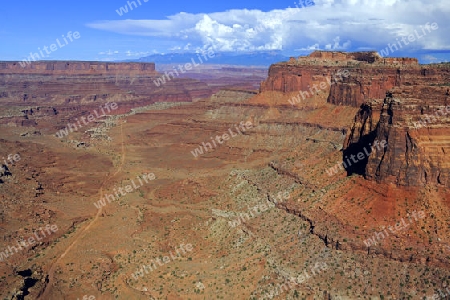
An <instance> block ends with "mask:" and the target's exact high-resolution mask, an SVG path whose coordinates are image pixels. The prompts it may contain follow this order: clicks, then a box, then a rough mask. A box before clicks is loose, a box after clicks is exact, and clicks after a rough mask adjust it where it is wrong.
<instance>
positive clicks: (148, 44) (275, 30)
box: [0, 0, 450, 62]
mask: <svg viewBox="0 0 450 300" xmlns="http://www.w3.org/2000/svg"><path fill="white" fill-rule="evenodd" d="M134 1H135V2H136V4H137V6H138V7H137V8H133V10H131V9H130V8H129V6H128V4H127V0H110V1H101V2H100V1H97V2H93V1H92V0H90V1H87V0H77V1H54V0H40V1H29V0H25V1H18V2H13V1H4V2H3V3H2V4H1V5H0V13H1V15H2V18H1V19H0V60H22V59H24V58H26V57H27V56H29V55H30V52H35V53H38V47H39V48H41V49H42V48H43V47H44V46H47V47H49V46H50V45H51V44H54V43H55V41H56V39H60V43H62V44H64V43H63V42H62V35H65V36H66V35H67V33H68V32H69V31H71V32H75V31H78V32H79V33H80V38H79V39H77V40H73V41H72V42H68V44H67V45H65V46H64V47H61V48H59V47H58V49H57V50H55V51H50V54H48V55H46V57H45V59H58V60H62V59H65V60H69V59H70V60H118V59H133V58H138V57H141V56H146V55H150V54H153V53H169V52H183V51H187V52H191V51H196V50H199V49H205V48H209V47H213V48H214V49H215V50H216V51H234V52H235V51H239V52H246V51H262V50H264V51H269V50H278V51H282V52H283V53H284V54H285V55H288V56H298V55H304V54H307V53H309V52H311V51H312V50H314V49H324V50H343V51H358V50H378V51H379V50H381V49H384V48H386V47H387V46H388V45H389V44H393V43H396V42H397V40H396V39H397V38H399V39H401V37H405V36H408V35H411V34H414V32H415V31H418V33H419V34H420V33H421V32H422V31H420V30H421V29H422V27H423V28H429V25H425V24H426V23H429V24H432V23H436V24H438V29H436V30H431V31H425V32H427V34H426V35H424V34H420V35H422V36H423V37H421V38H420V39H416V40H415V41H414V42H411V43H409V44H408V45H405V44H402V48H399V49H398V50H395V51H392V52H391V53H390V54H389V56H413V57H417V58H419V59H420V60H421V61H422V62H436V61H444V60H450V55H449V53H450V35H449V34H448V32H450V31H449V29H450V21H449V19H450V18H449V17H448V16H449V15H450V6H449V5H448V0H433V1H427V2H425V0H370V1H369V0H315V1H314V5H313V6H309V7H301V6H306V4H307V1H311V0H302V1H303V4H300V3H299V2H301V1H299V0H295V1H294V0H292V1H291V0H279V1H270V2H269V1H265V2H263V1H246V0H240V1H237V0H228V1H207V2H194V1H155V0H148V2H144V0H139V1H140V2H141V4H139V3H138V0H134ZM125 6H127V9H128V12H127V13H123V11H122V16H120V15H119V14H118V13H117V12H116V10H118V9H119V8H120V7H125ZM133 7H134V6H133ZM296 7H301V8H296ZM420 26H422V27H420Z"/></svg>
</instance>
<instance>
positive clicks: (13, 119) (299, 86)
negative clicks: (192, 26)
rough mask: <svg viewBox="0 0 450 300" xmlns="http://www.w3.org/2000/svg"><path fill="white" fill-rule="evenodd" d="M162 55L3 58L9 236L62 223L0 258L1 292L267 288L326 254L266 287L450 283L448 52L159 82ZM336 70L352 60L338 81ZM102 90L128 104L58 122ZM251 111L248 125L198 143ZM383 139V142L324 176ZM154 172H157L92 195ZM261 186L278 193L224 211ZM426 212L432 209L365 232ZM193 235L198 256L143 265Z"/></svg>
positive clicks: (332, 292) (311, 289)
mask: <svg viewBox="0 0 450 300" xmlns="http://www.w3.org/2000/svg"><path fill="white" fill-rule="evenodd" d="M156 69H157V66H155V65H154V64H152V63H109V62H108V63H103V62H102V63H100V62H34V63H32V64H31V65H30V66H28V67H26V68H22V67H20V66H18V63H17V62H1V63H0V157H1V156H4V155H7V154H9V153H17V154H18V155H20V158H21V159H20V161H18V162H15V163H12V164H11V165H9V166H8V172H7V173H5V174H2V175H0V199H1V200H2V201H1V203H2V205H1V207H0V226H1V227H0V228H1V229H2V231H3V240H2V243H1V245H0V246H1V247H0V251H3V249H4V248H5V247H7V246H8V245H11V244H12V243H14V242H16V241H18V240H20V239H21V238H24V237H28V236H31V234H32V233H33V232H35V231H36V229H38V228H39V227H42V226H45V225H46V224H57V226H58V229H59V230H58V231H57V232H55V233H54V234H53V235H51V236H48V237H46V238H45V239H43V240H42V241H39V242H38V243H36V245H34V246H33V247H32V248H29V249H26V250H24V251H21V252H19V253H16V254H14V256H12V257H10V258H8V259H7V260H5V261H4V262H0V276H1V281H0V294H1V296H2V297H3V298H6V299H64V298H68V299H76V298H77V297H81V296H82V295H93V296H95V297H96V299H127V298H128V299H216V298H217V299H260V298H261V297H264V296H269V295H270V294H271V293H272V292H273V291H274V290H275V287H276V286H282V285H283V284H284V285H287V283H288V282H290V280H292V278H298V277H299V276H300V274H302V273H304V271H305V270H310V269H311V266H314V265H317V264H319V265H320V264H324V265H326V266H327V268H326V269H323V270H322V271H321V272H318V273H317V274H315V275H314V277H312V278H310V279H308V280H305V281H302V282H298V283H296V284H295V286H294V287H293V288H288V289H285V290H283V289H281V291H279V295H273V294H272V296H273V297H275V298H276V299H297V298H299V299H422V298H423V297H424V296H431V295H433V294H435V293H437V291H438V290H439V289H442V290H445V288H446V287H448V285H449V278H450V264H449V259H450V238H449V237H450V227H449V224H450V210H449V208H450V192H449V190H448V187H449V185H450V179H449V171H450V163H449V158H450V157H449V156H450V117H449V115H448V114H445V112H446V109H447V107H448V105H449V104H450V103H448V100H449V99H448V97H449V88H450V72H449V71H450V64H433V65H420V64H418V62H417V60H416V59H412V58H382V57H380V56H379V55H378V54H377V53H376V52H355V53H345V52H327V51H315V52H312V53H311V54H310V55H308V56H306V57H297V58H291V59H290V60H289V61H286V62H280V63H277V64H274V65H272V66H271V67H270V69H269V70H268V75H267V77H266V78H261V76H260V71H255V70H252V69H251V68H245V67H242V69H240V68H238V67H230V66H227V67H226V66H222V67H218V68H216V67H214V69H215V70H216V73H214V74H211V73H209V72H210V71H211V69H212V68H211V67H209V68H206V67H205V69H204V70H203V72H202V70H201V68H199V70H196V72H195V76H193V77H194V79H193V78H181V77H180V78H174V79H173V80H171V81H169V82H167V83H166V84H165V85H162V86H161V87H156V86H155V85H154V84H153V80H154V79H155V78H157V77H158V76H161V74H162V73H161V72H158V71H156ZM166 70H167V69H166ZM221 70H223V71H224V72H228V73H224V74H226V76H225V75H220V74H221V73H220V72H221ZM339 70H347V71H348V76H346V77H343V78H341V79H340V80H334V79H335V77H336V76H337V72H338V71H339ZM241 74H243V75H241ZM260 81H261V82H260ZM325 81H331V82H333V84H331V86H327V87H326V88H324V89H320V90H319V89H316V92H315V93H312V94H311V95H310V97H308V98H307V99H305V101H301V102H300V103H298V105H295V106H293V105H291V104H290V103H289V99H291V98H292V97H293V96H296V95H298V93H299V92H300V91H308V90H310V88H311V87H313V86H314V85H320V83H321V82H325ZM258 82H260V87H259V91H255V90H254V87H255V85H256V84H257V83H258ZM107 102H116V103H117V104H118V109H117V110H114V111H112V112H111V115H109V116H108V117H105V118H102V119H101V120H97V121H96V122H92V123H89V124H88V125H87V126H86V128H83V130H80V131H75V132H72V133H70V134H69V135H68V136H66V137H63V138H58V137H56V136H55V133H56V132H57V130H59V129H61V128H63V127H64V126H66V125H67V123H68V122H74V121H75V119H77V118H80V117H81V116H85V115H88V114H90V113H92V111H93V110H94V109H95V108H98V107H99V106H100V105H102V104H104V103H107ZM436 111H440V112H441V113H439V114H436ZM427 115H428V116H429V115H434V116H435V118H434V119H433V120H432V122H427V123H422V124H423V126H421V127H417V126H414V124H415V123H416V124H417V122H418V121H419V120H423V119H424V118H426V117H427ZM240 122H250V124H253V126H252V128H250V129H248V130H246V131H245V132H243V133H242V134H241V135H237V136H236V137H234V138H233V139H229V140H228V141H227V142H226V143H224V144H223V145H221V146H220V147H217V148H214V149H212V151H208V152H205V153H204V154H202V155H199V156H197V157H195V156H193V155H192V152H191V151H193V150H194V149H196V148H197V147H199V146H200V145H202V142H205V141H210V140H211V137H214V136H216V135H218V134H222V133H224V132H227V130H229V128H234V127H233V126H234V125H235V124H239V123H240ZM376 140H378V141H384V140H385V141H387V147H385V148H374V150H373V152H371V153H370V155H369V156H368V157H367V159H364V160H362V161H360V162H358V163H356V164H355V165H353V166H352V168H349V169H347V170H341V171H339V172H338V173H337V174H335V175H333V176H329V175H328V174H327V172H326V170H328V169H329V168H331V167H333V166H335V165H336V163H338V162H342V161H343V160H344V159H345V157H346V156H347V157H349V156H350V155H352V154H357V153H358V152H360V151H361V149H363V148H365V147H366V148H367V149H369V148H371V147H370V144H373V143H374V141H376ZM2 153H3V154H4V155H2ZM0 166H1V165H0ZM144 173H145V174H148V173H153V174H154V175H155V180H152V181H151V182H149V183H148V184H146V185H143V186H141V187H139V189H136V190H135V191H132V192H130V193H128V194H127V195H125V196H123V197H118V199H117V201H114V202H112V203H110V204H108V205H106V206H104V207H101V208H99V209H96V208H97V207H94V205H92V203H95V202H97V201H98V200H99V199H101V198H102V196H103V195H104V194H105V193H108V191H112V190H114V188H116V187H121V186H124V185H126V184H128V182H130V179H131V178H135V176H138V175H140V174H144ZM280 193H282V194H283V195H284V194H288V195H290V196H289V197H288V198H286V199H285V200H284V201H277V200H276V199H274V196H273V195H277V194H280ZM262 199H264V201H265V202H267V201H269V202H271V203H273V206H274V207H273V208H271V209H268V210H267V211H263V209H262V211H261V212H258V214H256V213H255V216H254V217H252V218H248V219H247V220H244V221H243V222H241V223H240V225H239V226H235V227H234V226H230V225H229V224H230V222H232V221H234V220H236V219H237V218H238V217H239V216H240V214H242V213H248V212H249V210H250V208H254V207H258V205H259V204H260V203H261V202H262ZM416 211H423V212H424V214H425V216H424V217H423V218H420V219H417V221H414V222H410V226H409V227H408V228H406V229H404V230H401V231H397V232H395V233H394V234H391V235H389V236H387V237H385V238H383V239H380V240H379V241H378V243H377V244H373V245H372V244H370V245H369V246H367V245H368V243H364V241H366V240H367V239H368V238H371V237H372V236H374V234H375V233H379V232H382V231H383V230H384V228H387V227H388V226H393V225H394V224H396V223H397V222H398V220H400V219H402V218H403V219H405V220H407V219H408V218H410V217H411V215H413V212H416ZM188 243H189V244H191V245H192V246H193V250H192V251H191V252H189V253H187V254H186V256H182V257H181V256H180V257H179V258H177V259H173V260H172V261H171V262H170V264H167V265H160V266H158V268H157V269H155V270H153V271H152V272H149V273H148V274H145V276H144V277H142V278H139V280H138V281H136V280H134V279H133V274H135V272H136V269H138V268H139V267H141V266H142V265H148V264H149V263H150V261H151V260H152V259H155V258H158V257H164V256H167V255H168V253H170V252H174V249H176V247H177V246H179V245H181V244H188ZM289 287H291V285H289ZM276 290H277V291H278V289H276Z"/></svg>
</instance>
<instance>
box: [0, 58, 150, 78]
mask: <svg viewBox="0 0 450 300" xmlns="http://www.w3.org/2000/svg"><path fill="white" fill-rule="evenodd" d="M10 73H14V74H17V73H24V74H49V75H54V74H64V75H68V74H71V75H74V74H84V75H86V74H91V75H93V74H104V75H106V74H117V75H124V74H129V75H132V74H134V75H136V74H146V75H151V74H153V75H156V74H157V72H156V71H155V64H154V63H112V62H94V61H35V62H30V63H25V62H23V61H22V62H16V61H13V62H2V61H0V74H10Z"/></svg>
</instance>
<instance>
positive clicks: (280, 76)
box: [261, 51, 440, 107]
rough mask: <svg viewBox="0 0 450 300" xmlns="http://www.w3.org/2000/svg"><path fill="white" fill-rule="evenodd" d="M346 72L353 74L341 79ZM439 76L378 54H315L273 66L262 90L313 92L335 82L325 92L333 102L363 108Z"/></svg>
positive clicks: (407, 61) (435, 71)
mask: <svg viewBox="0 0 450 300" xmlns="http://www.w3.org/2000/svg"><path fill="white" fill-rule="evenodd" d="M343 70H346V71H347V72H348V74H349V75H348V76H340V75H339V74H341V73H342V71H343ZM439 74H440V70H439V69H438V68H436V67H432V66H426V67H421V66H420V65H419V64H418V61H417V59H415V58H382V57H381V56H380V55H378V53H376V52H353V53H345V52H328V51H315V52H313V53H311V54H310V55H309V56H305V57H298V58H291V59H290V60H289V61H288V62H283V63H279V64H275V65H272V66H271V67H270V70H269V77H268V78H267V80H265V81H264V82H263V83H262V84H261V91H262V92H264V91H280V92H283V93H288V92H296V91H297V92H298V91H309V90H310V89H311V88H312V87H313V85H314V84H316V85H317V86H319V85H320V83H322V82H332V83H333V84H332V85H331V88H328V87H327V88H326V89H322V90H325V91H326V92H327V93H328V100H327V101H328V102H329V103H332V104H335V105H350V106H354V107H359V106H360V105H361V104H362V103H364V102H365V101H368V100H370V99H383V98H384V96H385V94H386V91H387V90H390V89H392V88H393V87H395V86H401V85H402V84H406V85H408V84H413V82H414V81H416V79H418V80H420V79H421V78H422V77H424V76H426V77H427V78H428V79H429V77H428V76H431V77H434V76H438V77H439ZM433 79H434V78H433ZM313 90H314V89H313Z"/></svg>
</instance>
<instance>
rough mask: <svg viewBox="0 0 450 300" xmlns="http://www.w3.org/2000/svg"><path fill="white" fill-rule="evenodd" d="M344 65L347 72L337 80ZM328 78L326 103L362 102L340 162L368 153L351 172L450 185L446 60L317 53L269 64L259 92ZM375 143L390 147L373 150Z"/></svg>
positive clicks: (397, 180)
mask: <svg viewBox="0 0 450 300" xmlns="http://www.w3.org/2000/svg"><path fill="white" fill-rule="evenodd" d="M344 69H345V70H347V71H348V73H347V74H348V76H345V77H339V78H337V76H336V73H337V72H338V70H344ZM324 81H330V82H332V83H333V84H332V85H331V87H330V88H328V89H327V90H326V91H325V92H328V99H327V102H328V103H331V104H334V105H343V106H352V107H359V108H360V110H359V111H358V113H357V115H356V116H355V119H354V122H353V124H351V126H350V130H349V131H348V132H349V133H348V136H347V138H346V141H345V142H344V146H343V155H342V160H343V162H345V161H346V159H347V158H349V157H350V156H351V155H357V154H358V153H360V152H361V151H363V150H364V149H366V150H368V152H369V154H370V155H369V156H367V157H365V158H364V159H363V160H362V161H360V162H359V163H356V164H353V165H352V166H350V167H348V168H347V173H348V175H351V174H354V173H356V174H361V175H364V176H365V177H366V178H368V179H372V180H377V181H379V182H387V183H395V184H398V185H407V186H420V185H423V184H428V183H431V184H438V185H444V186H449V185H450V179H449V174H450V164H449V159H450V157H449V153H450V138H449V137H450V107H449V108H448V109H449V112H448V113H446V114H444V113H443V112H444V111H446V108H447V106H448V105H449V104H450V98H449V97H450V96H449V95H450V92H449V88H450V65H449V64H435V65H419V64H418V62H417V60H416V59H411V58H382V57H380V56H379V55H378V54H377V53H375V52H357V53H343V52H324V51H316V52H313V53H311V54H310V55H309V56H307V57H299V58H291V59H290V61H289V62H284V63H279V64H275V65H273V66H271V68H270V71H269V77H268V79H267V80H266V81H264V82H263V83H262V85H261V91H279V92H283V93H288V92H294V91H308V90H309V89H310V87H311V86H312V85H313V84H319V83H320V82H324ZM309 101H314V100H312V99H309ZM439 112H441V113H439ZM427 115H434V116H435V117H434V118H428V119H427ZM436 115H439V116H436ZM421 120H422V122H421ZM423 120H431V121H430V122H427V121H425V122H423ZM420 122H421V123H420ZM417 124H419V126H417ZM377 141H378V143H380V142H382V141H386V142H387V143H388V146H387V147H386V148H382V149H379V148H377V147H375V148H373V152H372V150H371V149H372V146H373V145H374V143H375V142H377Z"/></svg>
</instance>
